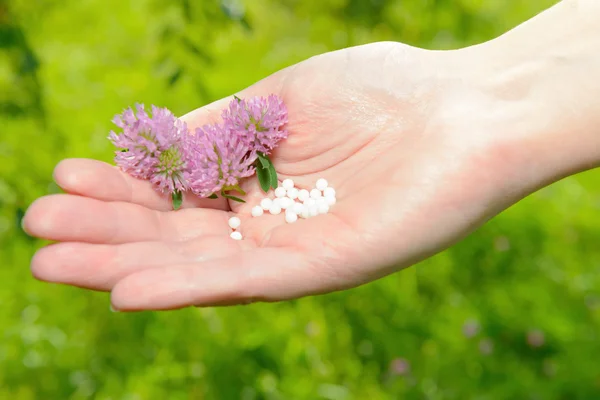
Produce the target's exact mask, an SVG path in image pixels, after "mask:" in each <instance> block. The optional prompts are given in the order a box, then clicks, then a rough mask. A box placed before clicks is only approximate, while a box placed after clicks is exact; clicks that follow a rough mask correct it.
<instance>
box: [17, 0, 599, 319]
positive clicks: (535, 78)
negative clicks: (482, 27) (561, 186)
mask: <svg viewBox="0 0 600 400" xmlns="http://www.w3.org/2000/svg"><path fill="white" fill-rule="evenodd" d="M599 18H600V6H598V5H597V3H596V2H595V1H593V0H585V1H584V0H565V1H563V2H561V3H559V4H557V5H556V6H554V7H553V8H551V9H549V10H548V11H546V12H544V13H542V14H541V15H538V16H536V17H534V18H533V19H532V20H530V21H528V22H527V23H525V24H523V25H521V26H519V27H517V28H516V29H514V30H512V31H511V32H509V33H507V34H505V35H503V36H501V37H499V38H497V39H495V40H493V41H491V42H487V43H484V44H481V45H478V46H473V47H470V48H465V49H460V50H452V51H443V52H442V51H430V50H424V49H418V48H414V47H410V46H407V45H404V44H400V43H393V42H384V43H373V44H369V45H365V46H359V47H353V48H348V49H344V50H340V51H336V52H331V53H326V54H323V55H320V56H317V57H313V58H311V59H308V60H306V61H304V62H302V63H300V64H297V65H294V66H292V67H290V68H287V69H284V70H282V71H280V72H277V73H275V74H274V75H272V76H269V77H268V78H266V79H264V80H262V81H260V82H258V83H256V84H255V85H253V86H251V87H249V88H247V89H245V90H243V91H242V92H240V93H237V96H239V97H247V96H253V95H263V96H264V95H268V94H270V93H276V94H278V95H280V96H282V98H283V100H284V102H285V103H286V105H287V106H288V110H289V125H288V129H289V130H290V136H289V139H287V140H285V141H283V142H282V143H281V145H280V147H279V148H278V149H277V151H276V152H275V153H274V154H273V156H272V159H273V162H274V164H275V166H276V168H277V170H278V173H279V178H280V180H282V179H284V178H292V179H293V180H294V182H295V183H296V186H299V187H303V188H311V187H312V186H313V185H314V182H315V181H316V180H317V179H318V178H321V177H324V178H326V179H327V180H328V181H329V182H330V183H331V184H332V186H334V187H335V189H336V191H337V198H338V202H337V204H336V205H335V206H333V207H332V209H331V211H330V212H329V213H328V214H326V215H322V216H319V217H318V218H311V219H308V220H300V221H298V222H297V223H295V224H286V223H285V222H284V219H283V217H282V215H278V216H272V215H268V214H265V215H263V216H262V217H260V218H252V217H250V209H251V207H252V206H253V205H256V204H257V203H258V202H259V201H260V199H261V198H262V197H264V194H263V193H262V192H261V190H260V189H259V187H258V184H257V182H256V179H250V180H247V181H245V182H243V184H242V187H243V188H244V189H245V190H246V191H247V192H248V196H247V197H246V200H247V203H246V204H239V203H235V202H232V203H230V202H226V201H224V200H222V199H218V200H208V199H199V198H194V197H191V196H187V197H185V198H184V203H183V207H184V209H182V210H179V211H170V201H169V199H168V197H162V196H161V195H159V194H158V193H156V191H155V190H154V189H153V188H152V187H151V186H150V185H149V184H148V183H147V182H143V181H139V180H136V179H133V178H131V177H129V176H128V175H126V174H124V173H122V172H120V171H119V170H118V169H117V168H116V167H114V166H111V165H108V164H105V163H102V162H99V161H95V160H89V159H67V160H63V161H62V162H60V163H59V164H58V165H57V167H56V169H55V172H54V178H55V181H56V182H57V184H58V185H59V186H60V187H61V188H62V189H63V190H64V191H65V192H66V194H60V195H51V196H45V197H42V198H40V199H37V200H36V201H35V202H34V203H33V204H32V205H31V206H30V208H29V210H28V211H27V214H26V216H25V218H24V221H23V226H24V229H25V230H26V232H28V233H29V234H30V235H32V236H35V237H39V238H44V239H49V240H52V241H56V242H57V243H55V244H52V245H50V246H47V247H44V248H42V249H40V250H39V251H38V252H37V253H36V254H35V256H34V257H33V259H32V263H31V269H32V273H33V275H34V276H35V277H36V278H37V279H40V280H44V281H48V282H59V283H64V284H69V285H75V286H79V287H82V288H87V289H92V290H103V291H111V303H112V307H114V308H115V309H117V310H122V311H134V310H147V309H152V310H166V309H176V308H181V307H187V306H211V305H232V304H243V303H248V302H255V301H281V300H288V299H293V298H299V297H302V296H308V295H316V294H323V293H328V292H332V291H337V290H343V289H349V288H352V287H356V286H358V285H361V284H364V283H367V282H370V281H373V280H375V279H378V278H381V277H383V276H386V275H388V274H391V273H394V272H396V271H398V270H400V269H403V268H406V267H408V266H411V265H413V264H415V263H417V262H419V261H421V260H423V259H425V258H427V257H430V256H431V255H433V254H436V253H438V252H440V251H442V250H444V249H446V248H448V247H449V246H451V245H453V244H454V243H456V242H457V241H459V240H461V239H462V238H464V237H465V236H466V235H468V234H469V233H471V232H472V231H473V230H474V229H476V228H478V227H480V226H481V225H482V224H484V223H485V222H486V221H487V220H489V219H490V218H492V217H494V216H495V215H497V214H498V213H499V212H501V211H502V210H504V209H506V208H507V207H509V206H511V205H512V204H514V203H516V202H518V201H519V200H520V199H522V198H523V197H525V196H527V195H529V194H530V193H532V192H534V191H536V190H538V189H539V188H541V187H543V186H545V185H548V184H550V183H552V182H555V181H557V180H559V179H561V178H563V177H565V176H568V175H571V174H574V173H577V172H580V171H583V170H586V169H589V168H593V167H597V166H599V165H600V132H599V129H598V128H597V127H598V126H600V117H599V116H598V115H600V104H598V98H600V83H598V82H600V79H590V77H589V76H586V74H585V73H583V72H587V71H596V75H598V72H597V71H600V58H599V56H598V55H597V54H598V53H599V52H598V51H597V50H598V49H600V28H598V27H596V25H597V24H596V23H595V22H594V21H595V20H598V19H599ZM231 99H232V97H229V98H226V99H222V100H220V101H217V102H215V103H213V104H210V105H208V106H205V107H202V108H200V109H197V110H195V111H192V112H191V113H189V114H187V115H185V116H184V117H183V118H184V119H185V120H186V122H187V123H188V125H189V126H191V127H192V128H193V127H196V126H200V125H203V124H206V123H212V122H217V121H218V120H219V115H220V110H221V109H222V108H224V107H226V105H227V103H228V102H229V101H230V100H231ZM574 104H577V105H578V107H574ZM234 214H235V215H238V216H240V218H241V220H242V225H241V228H240V229H241V232H242V233H243V235H244V240H242V241H235V240H232V239H231V238H229V232H230V230H229V228H228V225H227V220H228V218H229V217H230V216H232V215H234Z"/></svg>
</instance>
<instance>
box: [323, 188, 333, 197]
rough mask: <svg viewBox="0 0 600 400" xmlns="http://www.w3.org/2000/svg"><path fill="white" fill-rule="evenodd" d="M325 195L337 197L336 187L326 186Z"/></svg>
mask: <svg viewBox="0 0 600 400" xmlns="http://www.w3.org/2000/svg"><path fill="white" fill-rule="evenodd" d="M323 196H325V197H335V189H334V188H332V187H326V188H325V189H324V190H323Z"/></svg>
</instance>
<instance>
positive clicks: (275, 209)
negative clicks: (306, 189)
mask: <svg viewBox="0 0 600 400" xmlns="http://www.w3.org/2000/svg"><path fill="white" fill-rule="evenodd" d="M269 212H270V213H271V214H273V215H277V214H280V213H281V206H280V205H279V204H271V208H269Z"/></svg>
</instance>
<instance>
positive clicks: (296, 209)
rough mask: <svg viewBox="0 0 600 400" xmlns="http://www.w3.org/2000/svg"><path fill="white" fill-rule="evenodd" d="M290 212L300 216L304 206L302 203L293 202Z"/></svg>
mask: <svg viewBox="0 0 600 400" xmlns="http://www.w3.org/2000/svg"><path fill="white" fill-rule="evenodd" d="M292 210H293V211H294V212H295V213H296V214H298V215H300V214H302V211H303V210H304V205H303V204H302V203H298V202H295V203H294V206H293V207H292Z"/></svg>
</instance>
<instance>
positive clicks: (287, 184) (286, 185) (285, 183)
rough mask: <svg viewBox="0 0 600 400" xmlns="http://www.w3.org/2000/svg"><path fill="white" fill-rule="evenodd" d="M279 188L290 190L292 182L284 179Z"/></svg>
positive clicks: (292, 185)
mask: <svg viewBox="0 0 600 400" xmlns="http://www.w3.org/2000/svg"><path fill="white" fill-rule="evenodd" d="M281 187H283V188H284V189H285V190H290V189H291V188H293V187H294V181H293V180H291V179H284V180H283V182H281Z"/></svg>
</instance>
